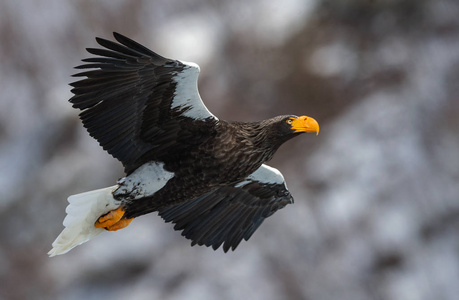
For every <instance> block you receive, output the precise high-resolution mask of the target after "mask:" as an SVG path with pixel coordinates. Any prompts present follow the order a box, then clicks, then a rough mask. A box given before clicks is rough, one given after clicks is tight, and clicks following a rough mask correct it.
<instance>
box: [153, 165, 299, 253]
mask: <svg viewBox="0 0 459 300" xmlns="http://www.w3.org/2000/svg"><path fill="white" fill-rule="evenodd" d="M289 203H293V198H292V196H291V195H290V192H289V191H288V190H287V186H286V185H285V182H284V178H283V176H282V174H281V173H280V172H279V171H278V170H277V169H274V168H271V167H269V166H267V165H262V166H261V167H260V168H259V169H258V170H257V171H255V172H254V173H252V174H251V175H250V176H248V177H247V178H246V180H245V181H243V182H240V183H238V184H236V185H233V186H223V187H220V188H218V189H217V190H215V191H213V192H211V193H209V194H206V195H203V196H201V197H199V198H196V199H194V200H192V201H189V202H185V203H182V204H179V205H175V206H172V207H168V208H166V209H162V210H160V211H159V215H160V216H161V217H162V218H163V219H164V220H165V221H166V222H172V223H175V227H174V229H175V230H183V232H182V235H183V236H185V237H186V238H188V239H190V240H192V245H195V244H198V245H206V246H212V248H213V249H214V250H215V249H217V248H218V247H220V246H221V245H222V244H223V250H224V251H225V252H227V251H228V250H229V249H230V248H231V249H232V250H234V249H236V247H237V246H238V245H239V243H240V242H241V241H242V239H245V240H246V241H247V240H248V239H249V238H250V237H251V236H252V234H253V233H254V232H255V230H257V228H258V227H259V226H260V225H261V223H263V221H264V220H265V219H266V218H267V217H269V216H271V215H272V214H273V213H275V212H276V211H277V210H278V209H281V208H283V207H284V206H285V205H287V204H289Z"/></svg>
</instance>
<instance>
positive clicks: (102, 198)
mask: <svg viewBox="0 0 459 300" xmlns="http://www.w3.org/2000/svg"><path fill="white" fill-rule="evenodd" d="M117 188H118V186H117V185H114V186H111V187H107V188H103V189H99V190H95V191H89V192H86V193H81V194H77V195H72V196H70V197H69V198H68V202H69V205H68V206H67V208H66V209H65V212H66V213H67V216H66V217H65V219H64V222H63V224H64V226H65V228H64V230H63V231H62V232H61V234H60V235H59V236H58V237H57V238H56V240H55V241H54V242H53V248H52V249H51V250H50V251H49V252H48V255H49V256H50V257H52V256H55V255H60V254H64V253H67V252H69V251H70V250H71V249H73V248H74V247H76V246H78V245H81V244H83V243H85V242H87V241H89V240H90V239H92V238H93V237H95V236H97V235H99V234H100V233H102V232H104V231H105V229H103V228H96V227H94V223H95V222H96V221H97V219H98V218H99V217H100V216H101V215H103V214H105V213H107V212H109V211H110V210H113V209H116V208H118V207H119V205H120V202H119V201H117V200H115V199H114V198H113V191H115V190H116V189H117Z"/></svg>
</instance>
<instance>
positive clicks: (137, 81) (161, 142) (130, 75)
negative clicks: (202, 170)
mask: <svg viewBox="0 0 459 300" xmlns="http://www.w3.org/2000/svg"><path fill="white" fill-rule="evenodd" d="M114 37H115V39H116V41H117V42H113V41H109V40H106V39H102V38H96V41H97V43H98V44H99V45H101V46H102V47H104V48H102V49H99V48H87V51H88V52H89V53H91V54H94V55H97V57H91V58H86V59H83V62H85V64H83V65H81V66H78V67H76V68H77V69H82V70H84V71H83V72H80V73H77V74H75V75H73V76H75V77H86V78H84V79H82V80H79V81H76V82H73V83H71V84H70V85H71V86H72V87H73V89H72V92H73V93H74V96H73V97H72V98H71V99H70V100H69V101H70V102H71V103H72V104H73V107H74V108H77V109H80V110H81V111H82V112H81V113H80V118H81V120H82V122H83V125H84V126H85V128H86V129H87V130H88V132H89V134H90V135H91V136H92V137H94V138H95V139H96V140H97V141H98V142H99V144H100V145H101V146H102V147H103V148H104V149H105V150H107V151H108V152H109V153H110V154H111V155H113V156H114V157H115V158H117V159H118V160H120V161H121V162H122V163H123V165H124V167H125V171H126V173H127V174H129V173H131V172H132V171H134V170H135V169H136V168H138V167H139V166H140V165H141V164H143V163H144V162H146V161H149V160H156V161H163V162H165V161H164V155H166V156H167V153H168V152H167V151H168V150H170V149H176V150H177V149H178V150H179V149H183V148H184V147H186V145H187V143H188V142H189V143H192V142H193V141H192V137H193V134H192V132H193V130H194V129H193V128H194V126H195V123H196V122H198V121H196V120H193V119H191V118H187V117H186V116H184V115H183V114H182V113H183V109H182V111H181V110H180V109H179V108H176V107H172V102H173V99H174V97H175V96H176V92H177V91H176V86H177V82H176V81H175V80H174V78H175V76H176V75H177V74H180V73H181V72H182V71H183V70H184V69H185V68H191V67H192V66H188V65H185V64H183V63H181V62H179V61H177V60H171V59H168V58H165V57H162V56H161V55H158V54H156V53H155V52H153V51H151V50H149V49H148V48H146V47H145V46H142V45H140V44H139V43H137V42H135V41H133V40H131V39H129V38H127V37H125V36H123V35H121V34H118V33H114ZM196 74H197V73H196ZM182 77H183V76H182ZM181 80H188V81H190V83H187V84H196V81H197V75H194V77H193V76H189V77H187V78H185V79H181ZM192 81H194V82H192ZM198 95H199V94H198V93H197V92H196V93H195V94H194V95H192V96H190V97H192V98H193V99H192V101H191V102H190V103H191V104H192V105H196V106H204V104H203V103H202V101H201V99H200V97H199V96H198ZM209 116H211V114H209ZM199 122H201V120H200V121H199ZM179 132H180V134H181V135H182V137H181V138H180V141H179V134H178V133H179ZM211 133H212V132H211V130H210V131H209V134H211ZM183 137H188V140H187V139H186V138H183ZM161 159H163V160H161ZM165 163H167V162H165ZM172 171H173V170H172Z"/></svg>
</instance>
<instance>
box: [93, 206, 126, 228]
mask: <svg viewBox="0 0 459 300" xmlns="http://www.w3.org/2000/svg"><path fill="white" fill-rule="evenodd" d="M124 213H125V210H124V209H123V208H122V207H121V206H120V207H118V208H117V209H114V210H111V211H109V212H108V213H106V214H105V215H103V216H101V217H100V218H99V219H98V220H97V221H96V223H95V224H94V226H95V227H96V228H105V229H106V230H109V231H116V230H119V229H122V228H124V227H126V226H128V225H129V223H131V221H132V220H133V218H131V219H127V218H124V217H123V216H124Z"/></svg>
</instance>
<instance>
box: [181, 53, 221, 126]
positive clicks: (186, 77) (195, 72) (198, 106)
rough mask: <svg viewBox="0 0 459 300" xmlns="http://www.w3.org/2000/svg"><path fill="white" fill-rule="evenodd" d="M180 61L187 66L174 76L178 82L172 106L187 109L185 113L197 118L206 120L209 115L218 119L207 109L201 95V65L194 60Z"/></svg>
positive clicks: (187, 115)
mask: <svg viewBox="0 0 459 300" xmlns="http://www.w3.org/2000/svg"><path fill="white" fill-rule="evenodd" d="M180 62H181V63H183V64H184V65H185V68H184V69H183V71H182V72H180V73H178V74H177V75H175V76H174V77H173V78H172V79H173V80H174V81H175V82H176V83H177V86H176V90H175V94H174V99H173V100H172V108H177V107H178V108H182V109H185V112H184V113H183V115H184V116H186V117H189V118H192V119H196V120H204V119H207V118H209V117H211V118H214V119H217V117H215V116H214V115H213V114H212V113H211V112H210V111H209V110H208V109H207V107H206V106H205V105H204V103H203V102H202V99H201V96H200V95H199V91H198V76H199V71H200V68H199V66H198V65H197V64H195V63H192V62H184V61H180ZM217 120H218V119H217Z"/></svg>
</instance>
